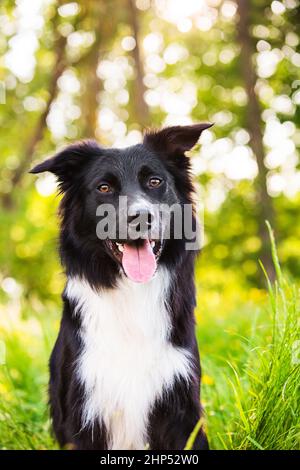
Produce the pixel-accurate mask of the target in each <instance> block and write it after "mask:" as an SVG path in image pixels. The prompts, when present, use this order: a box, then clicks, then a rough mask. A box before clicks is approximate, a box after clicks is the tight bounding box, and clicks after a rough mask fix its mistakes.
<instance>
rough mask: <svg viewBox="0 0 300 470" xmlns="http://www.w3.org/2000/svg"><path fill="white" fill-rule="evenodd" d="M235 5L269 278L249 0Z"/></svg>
mask: <svg viewBox="0 0 300 470" xmlns="http://www.w3.org/2000/svg"><path fill="white" fill-rule="evenodd" d="M237 6H238V22H237V29H238V39H239V42H240V46H241V52H240V62H241V74H242V78H243V81H244V87H245V90H246V93H247V97H248V107H247V127H248V132H249V135H250V146H251V149H252V151H253V154H254V155H255V158H256V162H257V166H258V176H257V178H256V181H255V186H256V203H257V214H258V231H259V236H260V239H261V242H262V248H261V253H260V258H261V261H262V262H263V264H264V267H265V269H266V271H267V273H268V275H269V277H270V279H271V280H273V279H274V277H275V270H274V266H273V262H272V256H271V248H270V241H269V233H268V230H267V227H266V223H265V221H266V220H268V221H269V222H270V224H271V225H272V224H273V223H274V208H273V204H272V199H271V197H270V196H269V194H268V191H267V168H266V167H265V164H264V159H265V151H264V146H263V133H262V126H263V123H262V118H261V109H260V105H259V101H258V97H257V94H256V92H255V84H256V81H257V76H256V72H255V68H254V65H253V60H252V59H253V53H254V48H253V43H252V38H251V35H250V8H251V0H237Z"/></svg>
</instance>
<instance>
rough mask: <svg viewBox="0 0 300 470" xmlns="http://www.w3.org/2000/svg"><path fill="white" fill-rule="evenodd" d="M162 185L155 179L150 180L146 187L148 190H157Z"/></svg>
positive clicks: (158, 179)
mask: <svg viewBox="0 0 300 470" xmlns="http://www.w3.org/2000/svg"><path fill="white" fill-rule="evenodd" d="M161 183H162V180H161V179H160V178H157V177H153V178H150V179H149V181H148V186H149V187H150V188H158V187H159V186H160V185H161Z"/></svg>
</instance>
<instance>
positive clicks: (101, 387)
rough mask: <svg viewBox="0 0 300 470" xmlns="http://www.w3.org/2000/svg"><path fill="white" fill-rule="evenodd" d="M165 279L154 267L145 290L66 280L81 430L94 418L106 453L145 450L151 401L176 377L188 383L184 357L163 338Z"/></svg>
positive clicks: (129, 284) (166, 319)
mask: <svg viewBox="0 0 300 470" xmlns="http://www.w3.org/2000/svg"><path fill="white" fill-rule="evenodd" d="M169 281H170V280H169V275H168V272H167V271H165V270H162V269H159V270H158V272H157V274H156V275H155V277H154V278H153V279H152V280H151V281H150V282H148V283H147V284H136V283H134V282H132V281H130V280H128V279H127V278H124V279H122V281H120V283H119V286H118V287H117V288H115V289H110V290H106V291H102V292H101V293H97V292H96V291H94V290H93V289H92V288H91V287H90V285H89V284H88V283H86V282H84V281H82V280H79V279H78V278H71V279H69V280H68V284H67V289H66V294H67V296H68V298H69V299H73V300H75V301H76V302H77V308H76V314H79V315H80V316H81V320H82V328H81V330H80V335H81V339H82V341H83V350H82V353H81V355H80V357H79V360H78V366H77V373H78V377H79V379H80V381H81V383H82V384H83V386H84V390H85V405H84V412H83V426H92V425H93V423H94V422H95V420H97V419H102V420H103V422H104V423H105V426H106V429H107V430H108V435H109V448H110V449H143V448H145V446H146V445H147V424H148V416H149V413H150V411H151V407H152V406H153V404H154V402H155V400H156V399H157V398H159V397H160V396H161V395H162V392H163V391H165V390H167V389H169V388H170V387H172V384H173V383H174V379H175V378H176V376H181V377H182V378H183V379H186V380H188V377H189V374H190V368H191V362H190V357H189V354H188V352H187V351H186V350H184V349H180V348H175V347H174V346H172V344H171V343H170V342H169V340H168V337H169V332H170V326H171V325H170V317H169V314H168V310H167V307H166V302H165V300H166V295H167V291H168V288H169Z"/></svg>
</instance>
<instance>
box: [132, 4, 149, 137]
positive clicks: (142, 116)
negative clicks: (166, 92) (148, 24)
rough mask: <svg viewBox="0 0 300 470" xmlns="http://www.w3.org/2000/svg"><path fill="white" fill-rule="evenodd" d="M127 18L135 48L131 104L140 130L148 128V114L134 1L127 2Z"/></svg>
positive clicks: (137, 19) (133, 52)
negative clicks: (134, 74)
mask: <svg viewBox="0 0 300 470" xmlns="http://www.w3.org/2000/svg"><path fill="white" fill-rule="evenodd" d="M128 18H129V24H130V26H131V29H132V34H133V37H134V39H135V48H134V49H133V51H132V56H133V59H134V63H135V73H136V78H135V83H134V89H133V102H134V109H135V117H136V119H137V121H138V124H140V126H141V127H142V128H144V127H147V126H149V120H150V113H149V108H148V105H147V103H146V101H145V98H144V93H145V91H146V87H145V85H144V67H143V60H142V55H141V48H140V34H139V18H138V11H137V8H136V6H135V2H134V0H128Z"/></svg>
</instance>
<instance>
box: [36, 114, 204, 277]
mask: <svg viewBox="0 0 300 470" xmlns="http://www.w3.org/2000/svg"><path fill="white" fill-rule="evenodd" d="M210 126H211V124H207V123H203V124H196V125H191V126H175V127H168V128H165V129H162V130H160V131H155V132H149V133H147V134H146V135H145V137H144V140H143V143H142V144H138V145H135V146H132V147H128V148H125V149H114V148H111V149H108V148H102V147H99V146H98V145H97V143H96V142H94V141H83V142H79V143H76V144H73V145H71V146H69V147H67V148H66V149H64V150H63V151H61V152H60V153H58V154H57V155H55V156H54V157H52V158H50V159H48V160H46V161H44V162H43V163H41V164H39V165H37V166H35V167H34V168H33V169H32V170H31V173H41V172H44V171H50V172H52V173H54V174H55V175H56V176H57V178H58V182H59V185H60V190H61V192H62V193H63V194H64V197H63V199H62V204H61V215H62V219H63V220H62V231H63V234H64V237H66V238H67V239H68V244H69V246H71V245H73V247H77V249H79V250H80V249H81V250H82V251H85V252H86V253H87V256H88V252H89V251H90V252H93V253H95V252H98V253H99V252H101V253H102V254H103V253H106V254H107V255H109V256H110V258H111V259H112V260H113V262H114V263H115V264H117V265H118V266H122V267H123V270H124V272H125V273H126V275H127V276H128V277H129V278H131V279H132V280H134V281H136V282H146V281H148V280H149V279H151V277H152V276H153V274H154V273H155V271H156V268H157V264H158V263H159V262H160V261H162V260H163V257H164V255H166V252H167V247H168V241H170V239H171V240H172V239H173V240H174V227H173V228H171V227H170V226H171V220H173V218H174V210H173V208H174V207H176V206H179V207H183V205H185V204H191V195H192V192H193V185H192V181H191V177H190V173H189V170H190V165H189V159H188V157H186V155H185V152H186V151H188V150H190V149H191V148H192V147H193V146H194V145H195V144H196V143H197V141H198V139H199V137H200V134H201V132H202V131H203V130H204V129H207V128H208V127H210ZM179 238H180V237H179ZM68 244H67V245H68ZM87 248H89V250H88V249H87Z"/></svg>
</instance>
